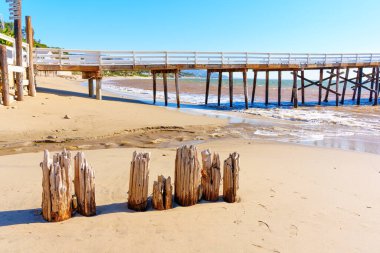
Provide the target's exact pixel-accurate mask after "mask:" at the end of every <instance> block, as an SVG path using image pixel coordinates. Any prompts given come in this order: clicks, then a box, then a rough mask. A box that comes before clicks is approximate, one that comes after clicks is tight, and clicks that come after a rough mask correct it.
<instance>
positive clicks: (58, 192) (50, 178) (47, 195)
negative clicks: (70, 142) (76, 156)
mask: <svg viewBox="0 0 380 253" xmlns="http://www.w3.org/2000/svg"><path fill="white" fill-rule="evenodd" d="M70 164H71V153H70V152H67V151H66V150H64V151H63V152H62V153H57V154H55V155H54V157H53V160H51V159H50V157H49V151H47V150H45V152H44V158H43V162H42V163H41V164H40V166H41V168H42V217H43V218H44V219H45V220H46V221H54V222H57V221H64V220H67V219H69V218H71V216H72V191H73V189H72V188H73V187H72V181H71V173H70V170H71V165H70Z"/></svg>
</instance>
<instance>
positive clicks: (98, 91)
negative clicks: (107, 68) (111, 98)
mask: <svg viewBox="0 0 380 253" xmlns="http://www.w3.org/2000/svg"><path fill="white" fill-rule="evenodd" d="M96 99H97V100H102V78H96Z"/></svg>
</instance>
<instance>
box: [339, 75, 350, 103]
mask: <svg viewBox="0 0 380 253" xmlns="http://www.w3.org/2000/svg"><path fill="white" fill-rule="evenodd" d="M349 74H350V68H346V76H345V79H344V84H343V90H342V98H341V100H340V103H341V104H342V105H344V97H345V95H346V89H347V82H348V76H349Z"/></svg>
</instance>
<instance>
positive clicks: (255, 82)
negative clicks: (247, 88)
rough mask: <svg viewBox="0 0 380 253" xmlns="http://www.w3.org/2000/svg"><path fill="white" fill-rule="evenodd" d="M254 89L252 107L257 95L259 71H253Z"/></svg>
mask: <svg viewBox="0 0 380 253" xmlns="http://www.w3.org/2000/svg"><path fill="white" fill-rule="evenodd" d="M253 73H254V74H253V88H252V99H251V105H253V103H254V102H255V93H256V86H257V70H254V71H253Z"/></svg>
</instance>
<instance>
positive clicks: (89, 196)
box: [74, 152, 96, 216]
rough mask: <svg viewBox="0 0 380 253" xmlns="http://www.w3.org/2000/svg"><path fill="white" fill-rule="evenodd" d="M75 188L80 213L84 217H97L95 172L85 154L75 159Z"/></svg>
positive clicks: (79, 153)
mask: <svg viewBox="0 0 380 253" xmlns="http://www.w3.org/2000/svg"><path fill="white" fill-rule="evenodd" d="M74 186H75V195H76V201H77V210H78V212H79V213H80V214H81V215H83V216H93V215H95V214H96V203H95V172H94V170H93V169H92V167H91V166H90V165H89V164H88V162H87V160H86V158H85V157H84V153H83V152H78V154H77V155H76V156H75V157H74Z"/></svg>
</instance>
